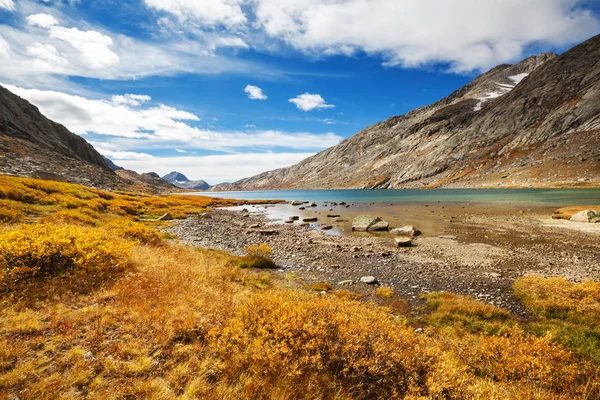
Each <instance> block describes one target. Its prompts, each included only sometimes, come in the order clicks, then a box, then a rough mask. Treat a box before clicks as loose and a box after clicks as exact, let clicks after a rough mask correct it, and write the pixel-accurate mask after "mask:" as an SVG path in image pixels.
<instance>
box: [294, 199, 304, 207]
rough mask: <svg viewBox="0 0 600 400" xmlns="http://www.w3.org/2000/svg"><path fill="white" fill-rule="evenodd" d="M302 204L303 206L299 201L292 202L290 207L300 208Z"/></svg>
mask: <svg viewBox="0 0 600 400" xmlns="http://www.w3.org/2000/svg"><path fill="white" fill-rule="evenodd" d="M302 204H304V203H303V202H302V201H300V200H294V201H292V205H293V206H301V205H302Z"/></svg>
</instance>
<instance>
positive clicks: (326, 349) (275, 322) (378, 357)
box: [213, 291, 427, 399]
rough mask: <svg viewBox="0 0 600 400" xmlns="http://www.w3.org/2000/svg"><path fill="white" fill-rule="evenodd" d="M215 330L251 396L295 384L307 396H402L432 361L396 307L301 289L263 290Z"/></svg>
mask: <svg viewBox="0 0 600 400" xmlns="http://www.w3.org/2000/svg"><path fill="white" fill-rule="evenodd" d="M213 336H214V344H213V346H214V348H215V349H216V350H217V351H218V352H219V353H220V354H221V355H222V357H223V362H224V367H223V369H224V371H223V372H224V373H225V375H226V376H227V377H228V378H229V379H231V380H232V381H239V379H240V378H242V377H243V382H245V385H246V386H245V388H244V389H243V390H244V393H245V396H246V397H247V398H268V396H269V393H277V392H278V390H279V391H280V390H281V389H283V388H288V389H292V388H293V387H294V386H298V387H302V388H303V390H304V391H305V390H310V393H307V392H303V394H302V396H300V397H301V398H333V397H334V395H340V394H341V393H343V392H344V391H345V392H346V395H349V394H353V396H352V397H356V398H365V399H366V398H390V397H393V396H398V397H400V396H402V395H404V394H407V393H409V392H410V391H411V390H412V389H415V386H417V385H418V384H419V382H422V381H423V380H424V374H425V370H426V368H425V366H426V364H427V359H426V358H425V357H424V356H423V348H422V343H421V342H420V341H419V340H417V337H416V335H415V334H414V332H413V331H412V329H409V328H405V327H403V326H401V325H399V324H397V323H395V322H394V321H393V320H392V318H391V317H390V315H389V314H387V313H385V312H383V311H381V310H379V309H375V308H370V307H367V306H366V305H364V304H362V303H359V302H356V301H347V300H342V299H339V298H336V297H329V296H322V295H313V294H307V293H303V292H297V291H276V292H271V293H266V294H262V295H257V296H256V297H254V298H253V299H252V300H250V301H249V302H248V303H247V304H245V305H243V306H242V307H241V309H240V310H239V312H238V313H237V315H236V316H235V317H234V318H232V319H231V320H230V321H229V322H228V323H227V325H226V326H225V328H224V329H222V330H218V331H214V332H213ZM290 395H291V393H290Z"/></svg>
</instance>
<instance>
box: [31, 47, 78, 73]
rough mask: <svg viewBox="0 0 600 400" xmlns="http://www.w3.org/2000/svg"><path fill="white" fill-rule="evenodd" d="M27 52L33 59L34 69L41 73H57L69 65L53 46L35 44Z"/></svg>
mask: <svg viewBox="0 0 600 400" xmlns="http://www.w3.org/2000/svg"><path fill="white" fill-rule="evenodd" d="M25 52H26V53H27V54H28V55H30V56H31V57H32V58H33V60H32V62H33V63H34V68H35V69H36V70H38V71H40V72H44V71H45V72H48V73H57V72H59V71H63V70H64V69H65V68H66V67H67V66H68V65H69V61H68V60H67V59H66V58H64V57H63V56H62V55H61V54H60V53H59V52H58V50H57V49H56V47H54V46H52V45H51V44H42V43H34V44H33V45H31V46H27V47H26V48H25Z"/></svg>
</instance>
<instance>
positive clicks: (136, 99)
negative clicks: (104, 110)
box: [111, 93, 152, 107]
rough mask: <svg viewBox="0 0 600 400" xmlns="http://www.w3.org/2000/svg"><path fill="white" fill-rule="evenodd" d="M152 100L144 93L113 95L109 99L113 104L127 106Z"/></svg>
mask: <svg viewBox="0 0 600 400" xmlns="http://www.w3.org/2000/svg"><path fill="white" fill-rule="evenodd" d="M150 100H152V97H150V96H147V95H145V94H130V93H127V94H124V95H114V96H112V97H111V101H112V103H113V104H117V105H123V104H124V105H129V106H134V107H136V106H139V105H142V103H146V102H148V101H150Z"/></svg>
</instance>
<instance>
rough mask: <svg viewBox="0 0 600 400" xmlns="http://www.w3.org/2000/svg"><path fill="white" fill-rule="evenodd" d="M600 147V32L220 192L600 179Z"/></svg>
mask: <svg viewBox="0 0 600 400" xmlns="http://www.w3.org/2000/svg"><path fill="white" fill-rule="evenodd" d="M557 148H559V150H557ZM598 148H600V35H598V36H595V37H593V38H591V39H589V40H587V41H585V42H583V43H581V44H579V45H577V46H575V47H573V48H572V49H570V50H568V51H566V52H565V53H563V54H561V55H560V56H557V55H555V54H553V53H542V54H540V55H538V56H532V57H528V58H526V59H525V60H523V61H521V62H520V63H518V64H514V65H508V64H503V65H499V66H497V67H495V68H493V69H491V70H490V71H488V72H486V73H484V74H482V75H480V76H479V77H477V78H475V79H474V80H473V81H472V82H470V83H468V84H467V85H465V86H463V87H462V88H460V89H458V90H456V91H454V92H453V93H451V94H450V95H448V96H446V97H444V98H442V99H440V100H438V101H437V102H435V103H433V104H431V105H427V106H424V107H420V108H417V109H415V110H413V111H410V112H409V113H407V114H404V115H400V116H393V117H391V118H388V119H387V120H385V121H382V122H379V123H376V124H374V125H372V126H370V127H367V128H365V129H363V130H362V131H360V132H358V133H357V134H355V135H354V136H352V137H350V138H348V139H345V140H344V141H342V142H340V143H339V144H337V145H336V146H333V147H331V148H329V149H326V150H324V151H322V152H320V153H318V154H316V155H314V156H312V157H309V158H307V159H305V160H303V161H301V162H299V163H298V164H296V165H293V166H291V167H287V168H281V169H277V170H274V171H268V172H264V173H262V174H259V175H256V176H254V177H250V178H246V179H242V180H240V181H237V182H234V183H233V184H230V185H217V186H215V187H213V188H212V189H211V190H260V189H333V188H336V189H362V188H403V187H507V186H515V187H528V186H535V187H545V186H554V185H560V186H562V185H573V186H577V185H591V184H593V185H598V184H600V182H599V177H600V165H599V163H598V159H599V158H600V154H596V153H598V151H597V150H596V149H598Z"/></svg>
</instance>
